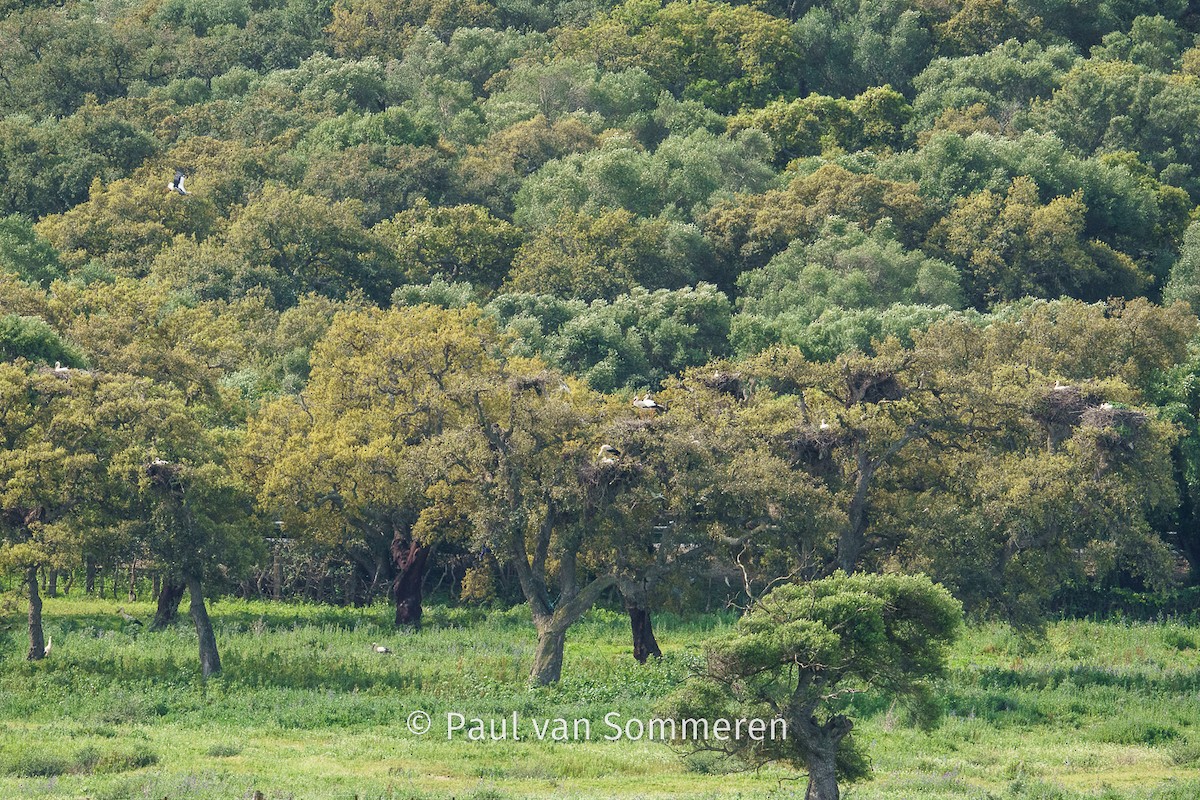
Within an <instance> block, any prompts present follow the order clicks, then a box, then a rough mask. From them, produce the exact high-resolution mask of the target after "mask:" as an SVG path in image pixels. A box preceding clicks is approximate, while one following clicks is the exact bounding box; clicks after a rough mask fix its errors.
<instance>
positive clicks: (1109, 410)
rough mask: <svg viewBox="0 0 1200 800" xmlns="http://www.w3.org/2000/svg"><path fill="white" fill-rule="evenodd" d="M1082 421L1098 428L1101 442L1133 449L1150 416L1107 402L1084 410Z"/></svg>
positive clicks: (1109, 445)
mask: <svg viewBox="0 0 1200 800" xmlns="http://www.w3.org/2000/svg"><path fill="white" fill-rule="evenodd" d="M1081 421H1082V422H1083V424H1084V425H1086V426H1087V427H1089V428H1098V429H1099V430H1100V436H1099V440H1100V442H1101V443H1102V444H1104V445H1105V446H1107V447H1109V448H1110V449H1115V448H1125V449H1128V450H1132V449H1133V446H1134V443H1135V442H1136V440H1137V438H1138V435H1139V434H1140V433H1141V432H1142V430H1143V429H1145V427H1146V425H1147V423H1148V422H1149V421H1150V418H1149V417H1148V416H1147V415H1146V414H1145V413H1144V412H1142V411H1135V410H1134V409H1132V408H1115V407H1113V406H1111V405H1108V404H1107V403H1106V404H1104V405H1100V406H1096V407H1094V408H1089V409H1088V410H1087V411H1085V412H1083V415H1082V416H1081Z"/></svg>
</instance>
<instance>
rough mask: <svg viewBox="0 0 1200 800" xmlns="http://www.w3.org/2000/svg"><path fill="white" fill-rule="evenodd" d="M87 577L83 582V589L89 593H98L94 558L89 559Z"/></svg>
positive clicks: (86, 570)
mask: <svg viewBox="0 0 1200 800" xmlns="http://www.w3.org/2000/svg"><path fill="white" fill-rule="evenodd" d="M84 572H85V577H84V582H83V590H84V592H86V593H87V594H95V593H96V562H95V561H93V560H92V559H90V558H89V559H88V560H87V566H86V567H85V568H84Z"/></svg>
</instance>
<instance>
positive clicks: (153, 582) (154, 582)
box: [150, 572, 162, 601]
mask: <svg viewBox="0 0 1200 800" xmlns="http://www.w3.org/2000/svg"><path fill="white" fill-rule="evenodd" d="M161 591H162V576H161V575H159V574H158V573H157V572H156V573H154V574H153V575H152V576H150V599H151V600H155V601H157V600H158V595H159V592H161Z"/></svg>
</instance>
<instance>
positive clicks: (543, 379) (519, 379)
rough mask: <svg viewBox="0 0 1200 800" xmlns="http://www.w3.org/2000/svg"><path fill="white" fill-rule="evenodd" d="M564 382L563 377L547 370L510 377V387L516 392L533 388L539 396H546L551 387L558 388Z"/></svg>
mask: <svg viewBox="0 0 1200 800" xmlns="http://www.w3.org/2000/svg"><path fill="white" fill-rule="evenodd" d="M562 384H563V381H562V379H561V378H559V377H558V376H557V375H552V374H550V373H549V372H546V371H542V372H538V373H535V374H533V375H515V376H513V377H512V378H509V379H508V388H509V389H511V390H513V391H514V392H516V393H518V394H519V393H521V392H527V391H530V390H533V391H534V392H537V394H538V395H539V396H545V395H546V393H547V392H548V391H549V390H550V389H557V388H558V387H559V386H561V385H562Z"/></svg>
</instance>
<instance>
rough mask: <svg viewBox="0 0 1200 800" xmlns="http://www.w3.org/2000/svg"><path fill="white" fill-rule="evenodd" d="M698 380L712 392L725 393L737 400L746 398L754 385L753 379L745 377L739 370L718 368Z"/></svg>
mask: <svg viewBox="0 0 1200 800" xmlns="http://www.w3.org/2000/svg"><path fill="white" fill-rule="evenodd" d="M700 382H701V383H703V384H704V385H705V386H707V387H708V388H709V389H712V390H713V391H714V392H720V393H721V394H727V395H729V396H730V397H735V398H737V399H738V400H748V399H749V397H750V391H751V389H752V388H753V385H754V381H753V379H747V378H745V376H743V375H742V373H740V372H726V371H725V370H720V369H719V370H717V371H716V372H714V373H712V374H711V375H708V376H705V377H704V378H702V379H701V381H700Z"/></svg>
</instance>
